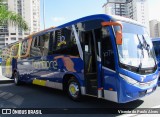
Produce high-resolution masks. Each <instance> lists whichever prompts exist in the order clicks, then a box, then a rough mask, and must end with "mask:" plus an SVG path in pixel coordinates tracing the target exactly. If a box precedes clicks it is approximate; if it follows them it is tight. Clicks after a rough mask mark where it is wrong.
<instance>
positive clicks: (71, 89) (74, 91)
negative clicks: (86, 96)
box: [67, 78, 81, 101]
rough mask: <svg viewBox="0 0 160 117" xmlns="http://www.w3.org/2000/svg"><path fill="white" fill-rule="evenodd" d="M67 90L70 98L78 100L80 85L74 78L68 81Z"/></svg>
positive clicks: (79, 97)
mask: <svg viewBox="0 0 160 117" xmlns="http://www.w3.org/2000/svg"><path fill="white" fill-rule="evenodd" d="M67 92H68V95H69V97H70V98H71V99H72V100H74V101H79V100H80V99H81V90H80V85H79V83H78V81H77V80H76V79H74V78H72V79H70V80H69V81H68V88H67Z"/></svg>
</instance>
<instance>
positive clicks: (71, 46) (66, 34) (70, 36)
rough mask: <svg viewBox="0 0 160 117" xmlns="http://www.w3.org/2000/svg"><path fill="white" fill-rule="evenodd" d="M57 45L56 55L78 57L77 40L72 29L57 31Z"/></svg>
mask: <svg viewBox="0 0 160 117" xmlns="http://www.w3.org/2000/svg"><path fill="white" fill-rule="evenodd" d="M55 45H56V48H55V47H53V48H54V49H53V50H54V52H53V53H54V54H64V55H71V56H78V55H79V52H78V47H77V44H76V38H75V35H74V32H73V30H72V28H71V27H67V28H63V29H60V30H56V31H55Z"/></svg>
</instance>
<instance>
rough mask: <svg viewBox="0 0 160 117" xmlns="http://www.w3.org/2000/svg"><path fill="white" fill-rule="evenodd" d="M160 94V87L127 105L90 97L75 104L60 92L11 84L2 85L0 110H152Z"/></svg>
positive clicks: (159, 102) (159, 103)
mask: <svg viewBox="0 0 160 117" xmlns="http://www.w3.org/2000/svg"><path fill="white" fill-rule="evenodd" d="M159 93H160V87H158V88H157V90H156V91H155V92H154V93H153V94H151V95H149V96H146V97H144V98H142V99H140V100H137V101H133V102H130V103H127V104H116V103H114V102H110V101H106V100H102V99H97V98H93V97H88V96H86V97H84V99H83V100H82V101H81V102H74V101H72V100H70V99H69V98H68V97H67V96H66V95H65V94H64V93H63V91H60V90H55V89H51V88H45V87H40V86H34V85H28V84H24V85H22V86H15V85H14V84H13V83H10V84H1V85H0V108H60V109H65V108H70V109H82V111H83V108H105V109H106V110H107V111H110V110H108V109H107V108H110V109H114V108H151V107H155V106H159V105H160V100H159ZM84 110H85V109H84ZM61 112H62V113H63V111H61ZM64 114H65V113H64ZM89 114H91V113H89ZM117 116H119V115H117Z"/></svg>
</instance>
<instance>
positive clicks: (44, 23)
mask: <svg viewBox="0 0 160 117" xmlns="http://www.w3.org/2000/svg"><path fill="white" fill-rule="evenodd" d="M43 24H44V29H45V27H46V26H45V0H43Z"/></svg>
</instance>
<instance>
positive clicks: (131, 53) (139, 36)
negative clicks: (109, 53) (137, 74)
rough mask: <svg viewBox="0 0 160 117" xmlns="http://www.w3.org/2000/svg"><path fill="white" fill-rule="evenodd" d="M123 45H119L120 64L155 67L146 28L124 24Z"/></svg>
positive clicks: (151, 46)
mask: <svg viewBox="0 0 160 117" xmlns="http://www.w3.org/2000/svg"><path fill="white" fill-rule="evenodd" d="M122 25H123V30H122V35H123V43H122V45H117V48H118V53H119V61H120V63H122V64H124V65H127V66H133V67H137V68H153V67H155V64H156V62H155V54H154V50H153V45H152V42H151V39H150V38H149V36H148V34H147V32H146V30H145V28H144V27H142V26H139V25H135V24H131V23H127V22H122Z"/></svg>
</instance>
